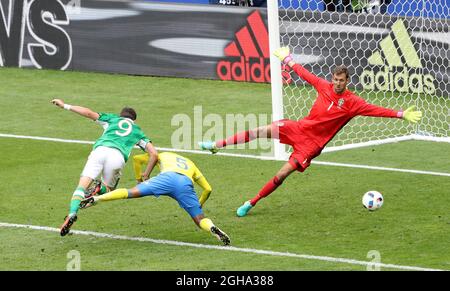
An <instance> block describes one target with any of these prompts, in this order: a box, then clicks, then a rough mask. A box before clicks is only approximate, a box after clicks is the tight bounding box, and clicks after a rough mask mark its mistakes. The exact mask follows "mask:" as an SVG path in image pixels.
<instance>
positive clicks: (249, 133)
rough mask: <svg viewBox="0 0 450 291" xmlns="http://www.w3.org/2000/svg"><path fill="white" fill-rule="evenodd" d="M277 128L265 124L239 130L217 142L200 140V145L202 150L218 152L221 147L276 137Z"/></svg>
mask: <svg viewBox="0 0 450 291" xmlns="http://www.w3.org/2000/svg"><path fill="white" fill-rule="evenodd" d="M275 128H276V127H274V126H273V124H269V125H264V126H260V127H257V128H254V129H250V130H246V131H242V132H238V133H237V134H235V135H232V136H230V137H227V138H226V139H223V140H218V141H216V142H211V141H206V142H199V147H200V148H201V149H202V150H210V151H211V152H212V153H216V152H217V151H218V150H219V149H221V148H223V147H226V146H227V145H234V144H243V143H248V142H250V141H252V140H254V139H256V138H276V137H275V132H274V130H273V129H275Z"/></svg>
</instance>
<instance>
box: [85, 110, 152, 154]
mask: <svg viewBox="0 0 450 291" xmlns="http://www.w3.org/2000/svg"><path fill="white" fill-rule="evenodd" d="M99 114H100V117H99V118H98V119H97V120H96V122H97V123H99V124H100V125H101V126H102V127H103V129H104V131H103V135H102V136H101V137H100V138H99V139H97V141H96V142H95V144H94V149H96V148H97V147H99V146H104V147H110V148H115V149H118V150H119V151H120V152H121V153H122V155H123V157H124V159H125V162H126V161H127V160H128V157H129V156H130V154H131V150H132V149H133V147H134V145H138V146H139V147H140V148H141V149H142V150H144V149H145V145H146V144H147V143H148V142H150V140H149V139H148V138H147V137H146V136H145V134H144V132H143V131H142V130H141V128H140V127H139V126H138V125H137V124H135V123H134V121H133V120H131V119H129V118H125V117H120V116H118V115H116V114H109V113H99Z"/></svg>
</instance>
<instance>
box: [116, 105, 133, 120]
mask: <svg viewBox="0 0 450 291" xmlns="http://www.w3.org/2000/svg"><path fill="white" fill-rule="evenodd" d="M120 116H121V117H125V118H130V119H131V120H136V118H137V114H136V111H135V110H134V109H133V108H131V107H125V108H123V109H122V111H120Z"/></svg>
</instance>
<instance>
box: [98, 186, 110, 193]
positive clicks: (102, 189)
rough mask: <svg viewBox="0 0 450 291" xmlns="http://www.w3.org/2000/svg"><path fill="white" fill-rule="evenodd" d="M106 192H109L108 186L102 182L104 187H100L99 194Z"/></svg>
mask: <svg viewBox="0 0 450 291" xmlns="http://www.w3.org/2000/svg"><path fill="white" fill-rule="evenodd" d="M106 192H108V189H107V188H106V186H105V185H103V184H102V188H100V191H98V193H97V194H98V195H102V194H105V193H106Z"/></svg>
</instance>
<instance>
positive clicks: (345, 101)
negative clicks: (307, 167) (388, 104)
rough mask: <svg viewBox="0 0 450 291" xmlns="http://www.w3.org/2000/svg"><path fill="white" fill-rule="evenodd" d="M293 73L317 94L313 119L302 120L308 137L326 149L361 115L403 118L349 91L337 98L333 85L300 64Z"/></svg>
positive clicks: (302, 128)
mask: <svg viewBox="0 0 450 291" xmlns="http://www.w3.org/2000/svg"><path fill="white" fill-rule="evenodd" d="M292 69H293V70H294V71H295V73H297V75H299V76H300V77H301V78H302V79H303V80H305V81H307V82H308V83H310V84H311V85H312V86H314V88H316V90H317V93H318V94H317V99H316V101H315V102H314V104H313V106H312V108H311V110H310V112H309V115H308V116H306V117H305V118H303V119H302V120H299V121H298V123H299V127H300V129H301V131H302V133H303V134H306V135H308V136H309V137H310V138H311V139H312V140H313V141H314V143H316V144H317V145H318V146H319V147H321V148H323V147H325V145H326V144H327V143H328V142H329V141H330V140H331V139H332V138H333V137H334V136H335V135H336V133H337V132H338V131H339V130H340V129H341V128H342V127H344V125H346V124H347V123H348V122H349V121H350V120H351V119H352V118H353V117H355V116H358V115H363V116H376V117H391V118H400V117H401V116H402V112H399V111H396V110H392V109H387V108H383V107H380V106H376V105H373V104H370V103H367V102H366V101H365V100H364V99H362V98H361V97H359V96H357V95H355V94H354V93H352V92H350V91H349V90H345V92H344V93H342V94H336V93H335V92H334V90H333V84H332V83H330V82H328V81H326V80H324V79H321V78H318V77H317V76H315V75H313V74H312V73H310V72H309V71H308V70H306V69H305V68H303V67H302V66H301V65H299V64H296V65H294V66H293V67H292Z"/></svg>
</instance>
